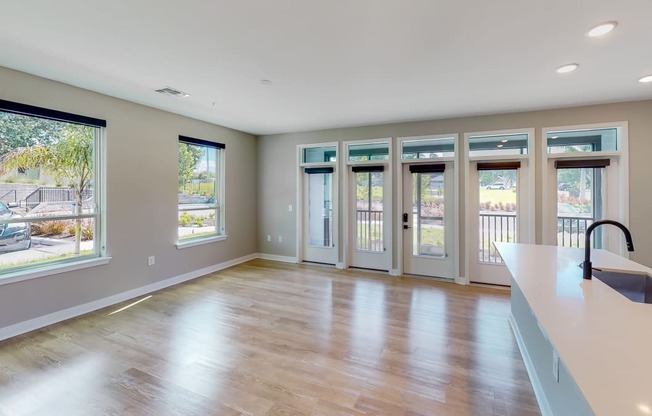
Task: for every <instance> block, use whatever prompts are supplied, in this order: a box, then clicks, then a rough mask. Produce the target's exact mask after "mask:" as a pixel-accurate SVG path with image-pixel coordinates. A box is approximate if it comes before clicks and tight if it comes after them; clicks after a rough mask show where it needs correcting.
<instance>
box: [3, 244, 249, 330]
mask: <svg viewBox="0 0 652 416" xmlns="http://www.w3.org/2000/svg"><path fill="white" fill-rule="evenodd" d="M257 257H258V255H257V254H249V255H247V256H243V257H239V258H237V259H233V260H229V261H225V262H223V263H220V264H215V265H213V266H209V267H204V268H203V269H199V270H193V271H192V272H188V273H185V274H182V275H180V276H175V277H170V278H169V279H165V280H161V281H159V282H156V283H152V284H150V285H147V286H142V287H139V288H136V289H132V290H128V291H126V292H122V293H118V294H116V295H113V296H109V297H106V298H102V299H98V300H95V301H92V302H88V303H84V304H82V305H77V306H73V307H72V308H67V309H63V310H60V311H57V312H53V313H50V314H47V315H43V316H39V317H38V318H34V319H30V320H28V321H24V322H19V323H17V324H14V325H10V326H6V327H4V328H0V341H2V340H4V339H7V338H11V337H15V336H17V335H20V334H24V333H26V332H30V331H34V330H36V329H39V328H43V327H45V326H48V325H52V324H55V323H57V322H61V321H65V320H66V319H70V318H74V317H76V316H79V315H83V314H85V313H89V312H93V311H96V310H98V309H102V308H106V307H107V306H111V305H115V304H116V303H120V302H124V301H126V300H129V299H133V298H135V297H138V296H143V295H146V294H148V293H151V292H155V291H157V290H161V289H165V288H166V287H170V286H174V285H176V284H179V283H183V282H187V281H188V280H192V279H196V278H197V277H200V276H204V275H207V274H209V273H213V272H216V271H218V270H222V269H226V268H228V267H232V266H235V265H237V264H240V263H244V262H247V261H249V260H253V259H255V258H257Z"/></svg>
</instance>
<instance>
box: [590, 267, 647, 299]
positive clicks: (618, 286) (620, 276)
mask: <svg viewBox="0 0 652 416" xmlns="http://www.w3.org/2000/svg"><path fill="white" fill-rule="evenodd" d="M591 274H592V275H593V277H594V278H597V279H599V280H601V281H602V282H603V283H604V284H606V285H607V286H609V287H610V288H612V289H613V290H615V291H616V292H618V293H620V294H621V295H623V296H625V297H626V298H627V299H629V300H631V301H632V302H638V303H652V277H650V276H649V275H647V274H644V273H636V272H625V271H612V270H600V269H593V273H591Z"/></svg>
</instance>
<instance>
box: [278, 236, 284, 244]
mask: <svg viewBox="0 0 652 416" xmlns="http://www.w3.org/2000/svg"><path fill="white" fill-rule="evenodd" d="M278 242H279V243H282V242H283V236H282V235H279V236H278Z"/></svg>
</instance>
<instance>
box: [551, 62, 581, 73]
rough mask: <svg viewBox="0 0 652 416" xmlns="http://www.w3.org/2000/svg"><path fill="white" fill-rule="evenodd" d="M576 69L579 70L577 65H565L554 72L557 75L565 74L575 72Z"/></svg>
mask: <svg viewBox="0 0 652 416" xmlns="http://www.w3.org/2000/svg"><path fill="white" fill-rule="evenodd" d="M577 68H579V64H566V65H562V66H560V67H559V68H557V69H556V71H557V73H559V74H567V73H569V72H573V71H575V70H576V69H577Z"/></svg>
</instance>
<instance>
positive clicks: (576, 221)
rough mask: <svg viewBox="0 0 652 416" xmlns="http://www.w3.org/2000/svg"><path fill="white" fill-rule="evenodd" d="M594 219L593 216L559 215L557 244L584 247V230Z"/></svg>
mask: <svg viewBox="0 0 652 416" xmlns="http://www.w3.org/2000/svg"><path fill="white" fill-rule="evenodd" d="M593 221H595V218H592V217H557V245H558V246H562V247H584V232H585V231H586V229H587V228H589V225H591V224H593Z"/></svg>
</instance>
